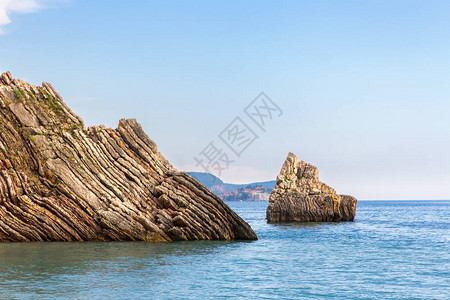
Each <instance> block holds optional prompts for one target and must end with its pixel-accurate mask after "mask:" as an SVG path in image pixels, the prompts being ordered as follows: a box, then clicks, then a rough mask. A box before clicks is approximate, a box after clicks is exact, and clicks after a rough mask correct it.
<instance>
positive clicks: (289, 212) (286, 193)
mask: <svg viewBox="0 0 450 300" xmlns="http://www.w3.org/2000/svg"><path fill="white" fill-rule="evenodd" d="M356 203H357V200H356V198H354V197H352V196H348V195H338V194H337V193H336V191H335V190H334V189H333V188H331V187H329V186H328V185H326V184H325V183H323V182H321V181H320V180H319V169H318V168H317V167H315V166H313V165H311V164H309V163H307V162H304V161H298V158H297V156H296V155H295V154H293V153H289V154H288V156H287V158H286V160H285V162H284V164H283V166H282V168H281V171H280V174H279V175H278V176H277V180H276V185H275V188H274V189H273V190H272V192H271V194H270V197H269V205H268V207H267V211H266V217H267V221H268V222H270V223H276V222H338V221H353V220H354V218H355V213H356Z"/></svg>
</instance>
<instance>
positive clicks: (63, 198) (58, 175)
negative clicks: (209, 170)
mask: <svg viewBox="0 0 450 300" xmlns="http://www.w3.org/2000/svg"><path fill="white" fill-rule="evenodd" d="M0 159H1V161H0V241H87V240H95V241H110V240H143V241H152V242H153V241H154V242H157V241H175V240H231V239H245V240H253V239H257V237H256V235H255V233H254V232H253V230H252V229H251V228H250V226H249V225H248V224H247V223H246V222H245V221H243V220H242V219H241V218H240V217H239V216H238V215H236V213H234V212H233V211H232V210H231V209H230V208H229V207H228V206H227V205H226V204H224V203H223V202H222V200H220V199H219V198H218V197H217V196H215V195H214V194H213V193H211V192H210V191H209V190H208V189H206V188H205V187H204V186H203V185H202V184H200V183H199V182H198V181H196V180H195V179H193V178H191V177H190V176H189V175H187V174H185V173H182V172H179V171H177V170H176V169H175V168H174V167H173V166H172V165H171V164H170V163H169V162H168V161H167V160H166V159H165V158H164V157H163V156H162V155H161V154H160V153H159V152H158V150H157V146H156V144H155V143H154V142H153V141H152V140H151V139H150V138H149V137H148V136H147V135H146V134H145V133H144V131H143V130H142V128H141V126H140V125H139V124H138V123H137V122H136V121H135V120H133V119H131V120H125V119H122V120H120V122H119V126H118V127H117V129H110V128H105V127H104V126H94V127H89V128H87V129H86V128H85V126H84V124H83V121H82V120H81V118H80V117H78V116H77V115H75V114H74V113H72V112H71V110H70V109H69V108H68V107H67V106H66V105H65V104H64V102H63V101H62V98H61V96H60V95H59V94H58V93H57V92H56V91H55V90H54V89H53V87H52V86H51V85H50V84H48V83H45V82H44V83H43V84H42V86H41V87H37V86H33V85H29V84H27V83H26V82H23V81H22V80H20V79H13V78H12V77H11V74H10V73H9V72H8V73H4V74H2V75H1V77H0Z"/></svg>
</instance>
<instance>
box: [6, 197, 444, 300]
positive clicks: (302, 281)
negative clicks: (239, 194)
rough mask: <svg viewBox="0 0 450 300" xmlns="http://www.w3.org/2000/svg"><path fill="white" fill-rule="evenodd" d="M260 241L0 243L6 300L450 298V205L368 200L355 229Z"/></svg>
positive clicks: (251, 207) (255, 209) (259, 219)
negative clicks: (29, 299) (95, 299)
mask: <svg viewBox="0 0 450 300" xmlns="http://www.w3.org/2000/svg"><path fill="white" fill-rule="evenodd" d="M228 204H229V205H230V206H231V207H232V208H233V209H234V210H235V211H236V212H237V213H238V214H239V215H240V216H241V217H243V218H244V219H245V220H246V221H247V222H248V223H250V225H251V226H252V227H253V229H254V230H255V231H256V233H257V234H258V236H259V238H260V239H259V240H258V241H254V242H180V243H167V244H148V243H143V242H114V243H91V242H89V243H88V242H85V243H12V244H5V243H3V244H2V243H0V298H2V299H4V298H32V299H35V298H53V297H54V298H136V297H139V298H151V299H166V298H172V299H175V298H176V299H186V298H200V299H205V298H241V297H246V298H250V299H261V298H262V299H272V298H278V299H317V298H326V299H336V298H342V299H344V298H345V299H390V298H394V299H400V298H402V299H450V230H449V229H450V201H360V202H358V209H357V216H356V220H355V222H349V223H336V224H331V223H317V224H284V225H272V224H267V223H266V221H265V220H264V217H265V209H266V206H267V202H242V203H228Z"/></svg>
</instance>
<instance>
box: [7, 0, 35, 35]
mask: <svg viewBox="0 0 450 300" xmlns="http://www.w3.org/2000/svg"><path fill="white" fill-rule="evenodd" d="M43 2H44V1H43V0H0V34H5V33H6V31H5V28H4V27H5V25H8V24H10V23H11V22H12V21H11V18H10V16H11V15H14V14H27V13H34V12H37V11H39V10H40V9H42V8H44V3H43Z"/></svg>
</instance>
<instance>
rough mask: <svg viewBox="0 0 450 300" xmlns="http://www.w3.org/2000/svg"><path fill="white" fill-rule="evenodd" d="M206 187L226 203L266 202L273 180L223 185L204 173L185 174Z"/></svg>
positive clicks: (212, 176)
mask: <svg viewBox="0 0 450 300" xmlns="http://www.w3.org/2000/svg"><path fill="white" fill-rule="evenodd" d="M186 173H187V174H189V175H190V176H192V177H193V178H195V179H197V180H198V181H199V182H200V183H202V184H203V185H204V186H206V187H207V188H208V189H209V190H210V191H211V192H213V193H214V194H216V195H217V196H219V198H221V199H223V200H227V201H268V200H269V195H270V192H271V191H272V190H273V188H274V187H275V183H276V182H275V180H270V181H261V182H252V183H246V184H234V183H224V182H223V181H222V180H221V179H220V178H219V177H217V176H214V175H213V174H210V173H205V172H186Z"/></svg>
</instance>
